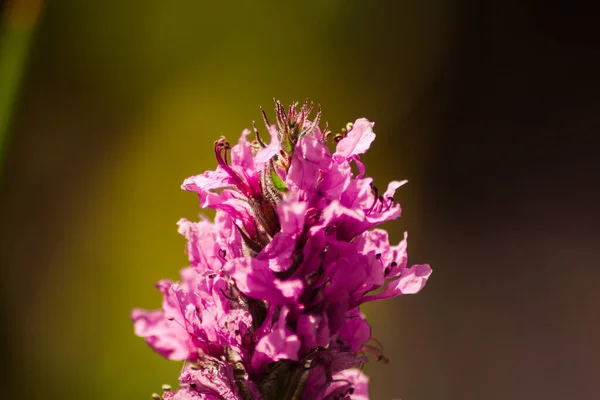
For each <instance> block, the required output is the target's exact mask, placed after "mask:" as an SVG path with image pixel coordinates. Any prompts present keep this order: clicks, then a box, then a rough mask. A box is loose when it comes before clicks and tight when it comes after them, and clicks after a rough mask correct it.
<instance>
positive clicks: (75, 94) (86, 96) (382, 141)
mask: <svg viewBox="0 0 600 400" xmlns="http://www.w3.org/2000/svg"><path fill="white" fill-rule="evenodd" d="M16 3H19V2H18V1H17V2H13V5H14V4H16ZM29 3H31V1H30V2H29ZM33 3H35V2H33ZM448 3H449V2H444V1H442V0H430V1H427V2H419V1H406V2H398V3H392V2H367V1H343V0H328V1H316V0H309V1H304V2H273V1H271V2H266V1H254V2H244V1H221V2H220V1H204V0H193V1H190V0H186V1H177V2H169V1H164V0H163V1H155V0H145V1H137V0H136V1H126V2H123V1H114V0H112V1H101V2H91V1H52V2H47V3H46V4H45V7H44V9H43V12H42V13H41V14H40V16H39V18H38V20H37V22H36V21H35V20H30V21H29V22H30V25H27V26H25V29H30V30H31V31H32V32H33V31H35V36H33V40H32V41H30V42H27V41H23V42H22V43H21V44H22V48H27V49H28V61H27V62H24V63H23V71H24V79H22V80H21V90H20V92H18V93H15V95H16V96H17V97H16V101H17V104H18V106H16V107H14V109H13V114H12V123H11V124H10V129H8V131H7V132H8V133H10V135H9V137H8V139H7V142H6V143H7V149H9V151H7V155H6V157H5V160H4V161H3V168H4V173H3V182H2V185H3V186H2V188H3V189H2V190H3V192H2V197H3V199H2V204H3V207H2V208H3V209H2V219H3V222H2V237H3V238H4V240H3V248H2V252H3V255H2V259H3V260H4V261H3V263H4V264H5V265H3V279H2V283H3V293H4V295H5V296H6V299H5V301H3V305H4V306H5V311H6V315H7V319H8V320H10V321H13V323H12V324H7V326H10V329H9V330H7V331H5V335H6V336H7V338H8V341H7V343H9V347H10V349H9V351H8V352H7V353H6V354H7V357H9V358H10V360H11V364H10V365H12V367H13V368H14V371H13V372H12V373H10V374H8V375H5V377H8V380H10V382H8V383H7V384H8V387H10V388H12V389H13V390H16V388H17V387H18V388H19V389H18V391H19V393H20V396H21V397H19V398H49V399H54V398H73V399H84V398H85V399H108V398H123V399H145V398H149V395H150V393H152V392H153V391H158V390H159V389H160V385H161V384H162V383H171V384H176V379H177V374H178V371H179V369H180V368H181V366H182V365H181V363H177V362H169V361H166V360H163V359H161V358H160V357H159V356H157V355H156V354H154V353H153V352H152V351H151V350H150V349H149V348H148V347H147V346H146V344H145V343H144V341H143V340H142V339H140V338H137V337H135V336H134V335H133V329H132V325H131V322H130V319H129V313H130V310H131V309H132V308H133V307H140V306H141V307H147V308H156V307H158V306H159V305H160V296H159V294H158V292H157V291H156V290H155V289H154V283H155V282H156V281H157V280H159V279H161V278H165V277H169V278H176V277H177V272H178V270H179V268H181V267H183V266H184V265H185V262H186V259H185V255H184V253H183V248H184V241H183V239H182V238H181V237H179V236H178V235H177V233H176V226H175V222H176V221H177V220H178V219H179V218H181V217H187V218H190V219H197V216H198V213H199V209H198V207H197V199H196V197H195V196H194V195H193V194H189V193H184V192H181V191H180V190H179V185H180V183H181V182H182V180H183V179H184V178H185V177H187V176H190V175H193V174H197V173H200V172H202V171H204V170H206V169H209V168H213V167H214V165H215V160H214V157H213V153H212V142H213V141H214V140H215V138H217V137H219V136H220V135H226V136H227V137H228V138H230V139H232V140H235V139H236V138H237V136H238V135H239V133H240V132H241V131H242V129H243V128H246V127H250V124H251V122H252V120H260V114H259V109H258V106H259V105H262V106H263V107H265V108H267V109H271V104H272V98H273V97H274V96H275V97H277V98H279V99H280V100H282V101H283V102H284V103H290V102H292V101H296V100H299V101H301V100H303V99H304V98H306V97H308V98H310V99H311V100H314V101H315V102H318V103H320V104H321V105H322V107H323V112H324V119H325V120H327V121H328V122H329V124H330V127H332V128H334V129H337V128H340V127H342V126H344V125H345V123H346V122H348V121H351V120H354V119H355V118H357V117H363V116H364V117H368V118H369V119H371V120H373V121H376V133H377V134H378V137H377V140H376V142H375V144H374V145H373V147H372V152H371V153H370V154H369V155H368V156H367V157H365V159H366V162H367V163H368V164H367V165H368V172H369V174H370V175H372V176H374V177H375V179H376V181H377V182H380V183H379V184H378V185H379V186H385V185H386V184H387V181H389V180H391V179H404V178H407V179H410V180H411V182H412V183H411V184H410V186H409V187H408V188H407V189H403V190H402V193H401V194H400V200H401V201H402V202H403V205H404V208H405V210H406V214H407V215H406V217H404V218H403V219H402V220H401V221H399V222H395V223H393V224H390V225H389V229H390V230H391V232H392V237H393V238H394V239H395V240H399V239H400V237H401V234H402V232H403V230H409V231H411V247H412V249H413V252H412V253H411V254H412V257H411V258H412V260H413V261H414V262H423V261H426V260H425V259H424V258H425V255H426V253H425V252H422V251H421V248H425V246H424V245H418V244H417V243H419V237H420V236H419V235H420V231H421V229H423V228H422V226H421V224H420V222H419V212H420V209H419V199H420V197H422V196H423V195H422V193H421V189H420V186H419V177H420V171H421V167H422V166H423V165H424V164H425V163H427V161H428V160H427V152H426V151H425V149H426V148H427V145H428V143H427V140H426V139H425V138H426V135H423V134H422V132H424V131H426V130H427V129H428V125H427V123H423V122H418V121H415V120H414V119H411V115H412V113H413V111H414V109H415V108H416V107H417V106H418V104H419V101H420V100H421V99H422V97H423V96H424V94H425V93H427V91H428V90H429V88H430V86H431V84H432V81H433V80H434V78H435V77H436V75H437V74H438V73H439V72H440V71H439V70H440V68H441V66H442V62H441V60H442V59H443V55H444V53H445V52H446V51H447V50H448V48H450V47H451V46H452V43H453V42H452V41H453V32H454V30H455V27H456V24H457V23H458V17H457V16H456V15H454V14H453V10H452V9H451V8H450V7H449V4H448ZM11 28H14V29H17V28H15V27H14V26H13V27H11V26H8V28H7V29H9V30H10V29H11ZM19 29H20V28H19ZM22 48H21V49H22ZM0 51H2V56H3V57H5V58H6V57H9V58H10V57H11V56H13V55H14V54H12V53H11V48H9V47H5V48H2V49H0ZM0 72H2V71H0ZM3 122H6V121H3ZM10 238H12V239H10ZM412 243H415V245H414V246H413V245H412ZM415 254H416V256H415ZM424 293H426V292H424ZM424 296H426V294H424ZM417 301H418V298H417V297H415V298H410V299H406V300H404V299H398V300H394V301H388V302H382V303H378V304H376V305H373V306H370V307H365V310H364V311H365V312H366V313H367V315H368V317H369V318H370V321H371V322H372V325H373V331H374V334H375V336H376V337H377V338H379V340H381V341H382V342H383V344H384V348H385V349H386V355H387V356H388V357H389V358H390V359H391V360H392V361H391V363H390V364H389V365H382V364H378V363H376V362H375V361H373V363H372V365H370V366H369V367H368V368H367V372H368V373H369V374H371V375H372V397H373V398H374V399H383V398H393V397H400V396H404V395H406V394H408V393H410V392H411V391H413V392H414V393H418V388H419V386H423V385H425V383H426V380H425V377H424V376H423V375H421V377H419V375H418V374H417V373H414V374H411V370H413V369H414V368H419V366H418V364H416V363H418V362H419V360H418V354H419V353H421V352H426V351H427V349H426V343H425V341H424V340H422V341H418V340H417V341H416V342H414V341H413V342H412V343H407V342H406V339H405V334H406V333H407V331H408V330H409V328H408V326H410V325H414V324H418V323H419V319H418V317H417V316H415V315H413V314H411V311H410V305H412V304H416V302H417ZM413 339H414V338H413ZM415 365H417V367H415ZM428 367H429V368H431V367H432V366H428ZM403 377H404V378H403ZM409 382H410V384H408V383H409ZM403 386H404V387H403ZM439 390H440V391H441V390H442V388H441V387H440V388H439ZM434 392H435V391H434ZM434 392H431V390H429V393H430V395H434V394H435V393H434ZM431 398H434V397H431Z"/></svg>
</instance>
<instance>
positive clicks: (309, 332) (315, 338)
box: [296, 314, 331, 348]
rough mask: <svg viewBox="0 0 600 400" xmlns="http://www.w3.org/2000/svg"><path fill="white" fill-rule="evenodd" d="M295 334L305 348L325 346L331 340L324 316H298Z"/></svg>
mask: <svg viewBox="0 0 600 400" xmlns="http://www.w3.org/2000/svg"><path fill="white" fill-rule="evenodd" d="M296 332H297V333H298V336H300V338H301V339H302V343H303V344H304V346H305V347H307V348H315V347H322V346H323V347H324V346H327V345H328V344H329V341H330V339H331V334H330V331H329V323H328V321H327V316H326V315H315V314H302V315H300V317H298V322H297V326H296Z"/></svg>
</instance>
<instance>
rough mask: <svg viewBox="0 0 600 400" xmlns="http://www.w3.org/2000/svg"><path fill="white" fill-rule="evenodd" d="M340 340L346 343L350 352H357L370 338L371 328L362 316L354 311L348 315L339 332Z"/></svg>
mask: <svg viewBox="0 0 600 400" xmlns="http://www.w3.org/2000/svg"><path fill="white" fill-rule="evenodd" d="M340 338H341V339H342V340H343V341H344V342H346V343H348V344H349V345H350V347H351V348H352V351H355V352H358V351H359V350H360V349H361V348H362V346H363V344H364V343H365V342H366V341H367V340H369V339H370V338H371V327H370V326H369V324H368V322H367V321H366V320H365V316H364V314H362V313H361V312H359V311H358V309H356V310H355V311H354V312H349V313H348V318H347V319H346V323H345V324H344V326H343V327H342V329H341V330H340Z"/></svg>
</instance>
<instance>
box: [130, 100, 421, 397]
mask: <svg viewBox="0 0 600 400" xmlns="http://www.w3.org/2000/svg"><path fill="white" fill-rule="evenodd" d="M311 111H312V105H308V103H307V102H305V103H304V105H303V106H302V107H301V108H300V109H298V107H297V105H292V106H290V107H289V108H288V109H287V110H286V109H285V108H284V107H283V106H282V104H281V103H280V102H278V101H276V102H275V116H276V118H275V119H276V123H275V124H271V123H270V122H269V119H268V117H267V115H266V113H265V112H264V111H263V118H264V121H265V125H266V128H267V131H268V132H269V137H270V140H269V143H268V144H267V143H265V142H264V141H263V139H262V138H261V136H260V134H259V131H258V129H257V128H256V126H254V133H255V137H256V139H255V140H254V141H250V139H249V136H250V131H248V130H246V131H244V132H242V135H241V137H240V139H239V141H238V143H237V144H236V145H235V146H231V145H230V144H229V142H227V141H226V140H225V138H220V139H218V140H217V141H216V142H215V156H216V159H217V167H216V169H215V170H213V171H207V172H205V173H203V174H201V175H197V176H193V177H191V178H188V179H186V180H185V181H184V183H183V185H182V188H183V189H184V190H187V191H192V192H196V193H197V194H198V197H199V199H200V206H201V207H202V208H212V209H214V210H216V217H215V221H214V222H210V221H209V220H207V219H206V218H202V219H201V220H200V222H190V221H187V220H181V221H180V222H179V232H180V233H181V234H182V235H183V236H185V238H186V239H187V254H188V258H189V262H190V268H187V269H184V270H183V271H182V280H181V283H172V282H169V281H163V282H161V283H159V285H158V288H159V290H160V291H161V292H162V293H163V297H164V301H163V310H161V311H150V312H147V311H141V310H134V312H133V314H132V318H133V320H134V325H135V332H136V334H138V335H139V336H143V337H145V338H146V341H147V342H148V344H149V345H150V346H151V347H152V348H154V350H156V351H157V352H158V353H160V354H162V355H163V356H165V357H167V358H170V359H174V360H187V361H188V363H189V364H188V367H186V368H185V369H184V371H183V372H182V374H181V376H180V385H181V386H180V389H179V391H178V392H176V393H175V392H172V391H167V392H165V393H164V394H163V396H162V397H163V398H164V399H167V398H168V399H196V398H198V399H213V398H214V399H263V398H264V399H300V398H304V399H334V398H335V399H341V398H353V399H366V398H367V397H368V394H367V382H368V380H367V378H366V377H365V376H364V375H363V374H362V372H360V370H357V369H353V368H356V367H359V366H361V365H362V364H363V363H364V362H365V361H366V357H365V355H366V354H368V353H370V354H375V355H376V356H377V357H378V358H380V359H383V355H382V353H381V351H380V349H379V347H378V346H374V345H372V344H369V341H372V340H373V339H372V338H371V328H370V326H369V324H368V322H367V321H366V319H365V316H364V315H363V314H362V313H361V312H360V311H359V307H360V305H361V304H363V303H365V302H367V301H374V300H379V299H385V298H390V297H396V296H399V295H402V294H413V293H417V292H418V291H419V290H421V288H422V287H423V286H424V285H425V283H426V281H427V279H428V277H429V275H430V274H431V268H430V267H429V266H428V265H415V266H413V267H409V266H408V265H407V252H406V249H407V246H406V245H407V242H406V240H407V237H406V234H405V236H404V239H403V240H402V241H401V242H400V243H399V244H397V245H391V244H390V242H389V240H388V235H387V232H385V231H384V230H381V229H372V228H374V227H376V226H377V225H379V224H381V223H382V222H385V221H389V220H392V219H395V218H398V217H399V216H400V214H401V209H400V205H399V204H398V203H397V202H396V201H395V199H394V194H395V191H396V190H397V189H398V188H400V187H401V186H402V185H403V184H404V183H406V181H394V182H391V183H390V184H389V185H388V187H387V190H386V191H385V192H384V193H383V194H380V192H379V191H378V189H377V187H376V186H375V185H374V184H373V180H372V178H369V177H365V166H364V165H363V164H362V162H361V161H360V155H361V154H364V153H365V152H366V151H367V150H368V149H369V147H370V145H371V143H372V142H373V140H374V139H375V133H374V132H373V123H372V122H369V121H368V120H366V119H364V118H361V119H358V120H356V121H355V122H354V123H353V124H348V126H347V128H346V129H345V130H343V132H342V133H340V134H337V135H335V136H334V135H332V134H331V132H329V130H328V129H327V128H325V129H324V130H321V129H320V128H319V120H320V115H321V111H320V109H319V110H318V111H317V114H316V116H315V118H314V119H313V120H312V121H311V120H310V119H309V115H310V113H311ZM332 137H333V139H334V141H335V142H336V146H335V151H334V152H333V154H332V153H331V152H330V150H329V147H328V144H327V141H328V139H330V138H332ZM352 163H354V164H355V165H356V167H357V169H358V173H357V174H356V173H354V172H353V169H352V166H351V164H352Z"/></svg>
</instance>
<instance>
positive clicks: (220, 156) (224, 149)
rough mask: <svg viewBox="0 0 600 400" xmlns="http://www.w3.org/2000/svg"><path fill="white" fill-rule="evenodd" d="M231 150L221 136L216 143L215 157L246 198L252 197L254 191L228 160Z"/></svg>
mask: <svg viewBox="0 0 600 400" xmlns="http://www.w3.org/2000/svg"><path fill="white" fill-rule="evenodd" d="M229 150H231V145H230V144H229V142H227V141H226V140H225V137H223V136H221V137H220V138H219V140H217V141H215V156H216V158H217V163H218V164H219V166H220V167H221V168H223V169H224V170H225V171H226V172H227V173H228V174H229V176H230V177H231V178H232V179H233V181H234V184H235V186H236V187H237V188H238V189H239V190H240V192H242V194H244V195H246V196H251V195H252V189H251V188H250V187H249V186H248V185H247V184H246V183H245V182H244V180H243V179H242V178H241V177H240V176H239V175H238V174H237V172H235V171H234V170H233V169H232V168H231V166H230V165H229V162H228V160H227V154H228V152H229Z"/></svg>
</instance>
